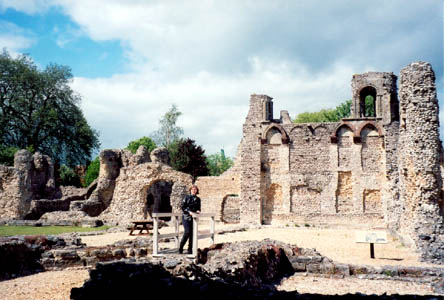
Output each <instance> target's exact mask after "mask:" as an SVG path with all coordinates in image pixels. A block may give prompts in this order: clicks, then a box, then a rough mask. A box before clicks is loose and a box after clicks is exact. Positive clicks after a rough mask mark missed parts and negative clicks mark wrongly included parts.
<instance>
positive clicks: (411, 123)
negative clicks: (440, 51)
mask: <svg viewBox="0 0 444 300" xmlns="http://www.w3.org/2000/svg"><path fill="white" fill-rule="evenodd" d="M438 114H439V108H438V99H437V97H436V88H435V74H434V72H433V70H432V67H431V66H430V64H428V63H425V62H415V63H412V64H410V65H408V66H407V67H405V68H404V69H402V70H401V74H400V117H401V124H400V135H399V154H398V157H399V181H400V182H399V191H400V198H399V204H400V211H399V221H398V224H397V225H398V228H397V230H398V232H399V233H400V234H401V235H402V236H404V237H405V236H408V237H410V239H411V240H410V241H411V242H412V243H413V244H414V245H415V246H416V248H417V249H418V250H419V251H420V252H421V254H422V258H423V259H425V260H428V261H441V262H442V260H443V259H444V219H443V199H442V177H441V169H440V164H441V153H442V151H441V141H440V139H439V115H438Z"/></svg>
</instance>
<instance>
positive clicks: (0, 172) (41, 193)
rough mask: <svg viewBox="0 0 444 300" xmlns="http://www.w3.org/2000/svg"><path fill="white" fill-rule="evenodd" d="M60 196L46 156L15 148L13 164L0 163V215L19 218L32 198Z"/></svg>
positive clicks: (51, 165) (49, 159) (52, 167)
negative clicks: (11, 165)
mask: <svg viewBox="0 0 444 300" xmlns="http://www.w3.org/2000/svg"><path fill="white" fill-rule="evenodd" d="M60 196H61V192H60V190H58V189H57V188H56V186H55V180H54V165H53V163H52V160H51V158H49V157H48V156H46V155H42V154H41V153H39V152H36V153H35V154H34V155H32V154H31V153H30V152H28V151H27V150H19V151H18V152H17V153H16V154H15V156H14V167H6V166H3V165H0V218H2V219H21V218H23V217H24V216H25V215H26V214H27V213H28V212H29V210H30V207H31V201H32V200H34V199H54V198H57V197H60Z"/></svg>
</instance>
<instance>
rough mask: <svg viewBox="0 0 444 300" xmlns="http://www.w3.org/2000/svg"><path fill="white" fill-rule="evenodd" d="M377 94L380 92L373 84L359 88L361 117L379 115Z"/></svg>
mask: <svg viewBox="0 0 444 300" xmlns="http://www.w3.org/2000/svg"><path fill="white" fill-rule="evenodd" d="M377 94H378V92H377V90H376V88H375V87H373V86H371V85H366V86H365V87H363V88H361V89H360V90H359V106H360V112H361V116H360V117H361V118H362V117H364V118H367V117H377V111H376V96H377ZM369 97H370V98H369ZM369 99H370V100H369Z"/></svg>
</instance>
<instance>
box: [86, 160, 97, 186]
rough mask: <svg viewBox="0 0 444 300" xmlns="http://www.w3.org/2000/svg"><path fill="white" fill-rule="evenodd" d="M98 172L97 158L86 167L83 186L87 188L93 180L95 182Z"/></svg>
mask: <svg viewBox="0 0 444 300" xmlns="http://www.w3.org/2000/svg"><path fill="white" fill-rule="evenodd" d="M99 171H100V160H99V157H98V156H97V157H96V158H95V159H94V160H93V161H92V162H91V163H90V164H89V166H88V168H87V169H86V174H85V178H84V183H83V186H84V187H87V186H89V185H90V184H91V183H92V182H93V181H94V180H96V178H97V177H99Z"/></svg>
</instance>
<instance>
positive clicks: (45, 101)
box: [0, 50, 100, 166]
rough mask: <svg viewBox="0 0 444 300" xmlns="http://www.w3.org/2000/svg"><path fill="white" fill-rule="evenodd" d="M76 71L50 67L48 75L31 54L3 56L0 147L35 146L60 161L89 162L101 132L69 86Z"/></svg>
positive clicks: (20, 147) (68, 162)
mask: <svg viewBox="0 0 444 300" xmlns="http://www.w3.org/2000/svg"><path fill="white" fill-rule="evenodd" d="M71 80H72V74H71V70H70V68H69V67H67V66H61V65H57V64H49V65H48V66H47V67H46V68H45V69H44V70H43V71H40V70H38V69H37V67H36V65H35V63H34V62H33V61H32V60H31V59H30V58H29V57H28V56H26V55H21V56H19V57H17V58H12V57H11V56H10V55H9V53H8V52H7V51H6V50H3V53H1V54H0V148H1V149H7V148H10V147H13V148H19V149H23V148H28V147H30V148H32V149H34V150H35V151H39V152H41V153H43V154H47V155H49V156H50V157H52V158H53V159H54V160H55V162H59V163H60V164H66V165H68V166H74V165H76V164H84V163H85V162H86V161H88V160H89V159H90V156H91V153H92V152H93V151H94V150H96V149H98V148H99V146H100V143H99V139H98V133H97V131H95V130H94V129H92V128H91V127H90V126H89V125H88V122H87V121H86V119H85V117H84V116H83V113H82V111H81V110H80V107H79V103H80V100H81V99H80V96H79V95H78V94H76V93H75V92H74V91H73V90H72V89H71V88H70V86H69V83H70V81H71Z"/></svg>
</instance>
